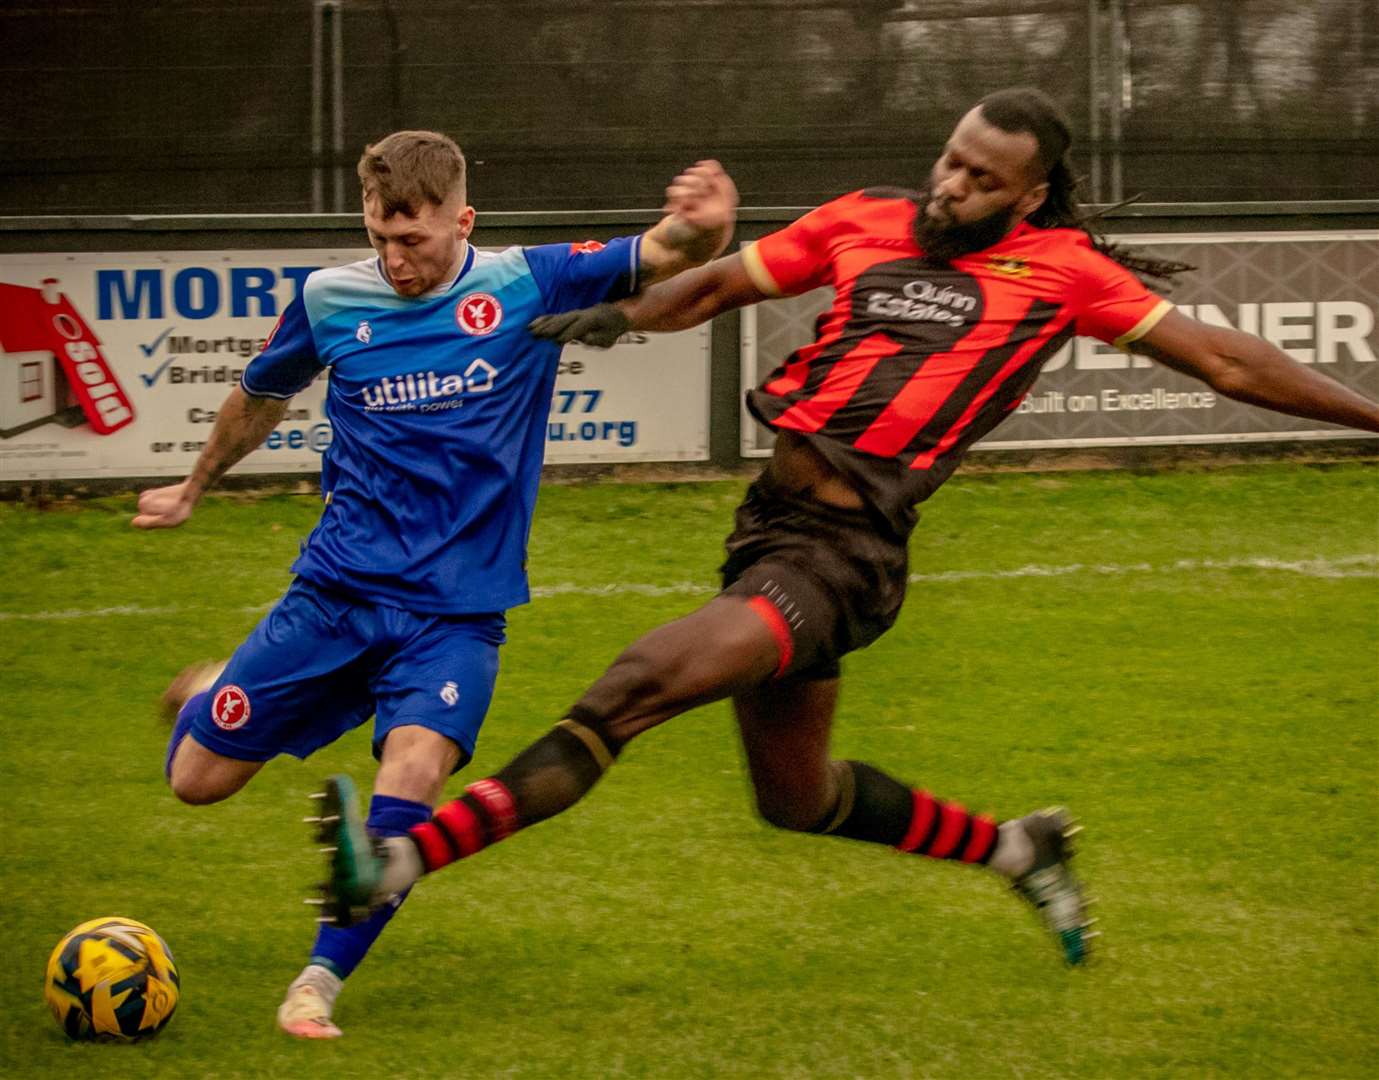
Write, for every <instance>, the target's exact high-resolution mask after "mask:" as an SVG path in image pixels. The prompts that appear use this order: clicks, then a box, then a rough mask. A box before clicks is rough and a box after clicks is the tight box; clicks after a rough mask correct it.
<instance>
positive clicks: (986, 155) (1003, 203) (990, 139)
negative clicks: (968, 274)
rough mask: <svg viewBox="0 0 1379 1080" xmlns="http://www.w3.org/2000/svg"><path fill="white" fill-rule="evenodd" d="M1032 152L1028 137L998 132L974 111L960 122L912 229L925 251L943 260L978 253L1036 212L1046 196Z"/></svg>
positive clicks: (1032, 140)
mask: <svg viewBox="0 0 1379 1080" xmlns="http://www.w3.org/2000/svg"><path fill="white" fill-rule="evenodd" d="M1038 149H1039V144H1038V142H1037V141H1036V140H1035V138H1034V136H1033V135H1031V134H1029V132H1024V131H1022V132H1018V133H1013V132H1009V131H1002V130H1001V129H1000V128H998V127H996V126H995V125H993V124H989V123H987V122H986V120H984V119H983V118H982V114H981V110H980V109H972V110H971V111H970V112H969V113H968V114H967V115H966V116H964V117H963V118H962V119H961V120H960V121H959V122H958V126H957V127H956V128H954V129H953V134H952V135H950V136H949V138H948V143H947V145H946V146H944V148H943V154H942V155H941V156H940V157H939V159H938V161H936V162H934V167H933V169H932V170H930V173H929V190H928V198H927V199H926V201H925V203H924V205H923V207H922V208H921V210H920V215H921V219H920V221H919V222H918V224H917V232H918V233H919V237H920V243H921V245H922V246H923V247H924V248H925V250H926V251H930V252H931V253H934V252H942V254H943V257H945V258H954V257H956V255H959V254H964V253H966V252H969V251H980V250H981V249H983V248H986V247H990V246H991V245H992V244H995V243H996V242H998V241H999V240H1000V239H1001V238H1002V237H1003V236H1005V234H1006V233H1008V232H1009V231H1010V230H1011V229H1012V228H1014V227H1015V225H1016V224H1017V223H1018V222H1020V221H1021V220H1023V219H1024V218H1025V217H1027V216H1028V215H1029V214H1032V213H1033V212H1034V211H1035V210H1037V209H1038V208H1039V205H1040V204H1041V203H1042V202H1043V201H1044V196H1045V194H1046V193H1047V192H1048V184H1047V182H1045V181H1044V179H1043V177H1042V176H1041V175H1040V173H1039V165H1038ZM931 249H932V250H931Z"/></svg>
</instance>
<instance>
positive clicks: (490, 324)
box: [455, 292, 503, 337]
mask: <svg viewBox="0 0 1379 1080" xmlns="http://www.w3.org/2000/svg"><path fill="white" fill-rule="evenodd" d="M502 321H503V305H502V304H500V303H498V298H497V297H496V296H493V295H491V294H490V293H486V292H476V293H470V294H469V295H468V296H466V297H465V298H464V299H463V300H461V301H460V302H459V303H458V304H456V305H455V324H456V325H457V326H458V327H459V328H460V329H461V330H463V331H464V332H465V333H466V334H474V335H475V336H477V337H482V336H483V335H484V334H491V333H493V331H495V330H497V329H498V326H499V324H500V323H501V322H502Z"/></svg>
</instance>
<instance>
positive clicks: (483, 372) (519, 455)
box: [240, 237, 639, 614]
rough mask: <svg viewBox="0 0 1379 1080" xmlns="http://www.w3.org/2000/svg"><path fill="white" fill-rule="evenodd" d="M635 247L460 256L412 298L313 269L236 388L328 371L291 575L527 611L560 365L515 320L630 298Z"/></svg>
mask: <svg viewBox="0 0 1379 1080" xmlns="http://www.w3.org/2000/svg"><path fill="white" fill-rule="evenodd" d="M638 247H639V242H638V238H636V237H623V238H620V239H617V240H614V241H612V242H611V243H609V244H608V245H607V246H603V245H599V244H595V243H587V244H573V245H572V244H547V245H542V246H539V247H529V248H520V247H513V248H508V249H507V250H506V251H501V252H485V251H479V250H477V249H476V248H474V247H472V246H471V247H470V248H469V249H468V252H467V254H466V256H465V260H464V265H463V267H462V268H461V270H460V275H459V277H457V278H456V279H455V281H454V282H453V283H451V284H450V285H448V286H444V287H441V288H439V289H437V290H435V291H433V292H432V293H428V294H426V295H424V296H420V297H416V298H406V297H402V296H399V295H398V294H397V293H396V292H394V291H393V288H392V286H391V285H389V284H388V281H387V279H386V278H385V277H384V274H383V269H382V266H381V264H380V263H379V260H378V259H376V258H375V259H366V260H365V261H363V262H357V263H351V264H350V265H348V266H340V267H332V268H329V269H325V270H317V271H316V272H315V273H313V274H311V275H310V276H309V277H308V278H307V279H306V282H305V284H304V286H303V288H302V290H301V294H300V295H299V296H298V297H297V299H295V300H294V301H293V302H292V303H291V304H290V305H289V306H288V307H287V309H286V310H285V311H284V312H283V316H282V319H281V320H280V321H279V323H278V326H277V328H276V330H275V331H274V332H273V334H272V336H271V337H270V338H269V340H268V344H267V346H266V347H265V348H264V350H263V352H262V353H260V354H259V355H258V356H257V357H255V358H254V359H253V360H252V361H251V362H250V363H249V365H248V367H247V368H246V369H245V372H244V375H243V378H242V381H241V384H240V385H241V387H242V388H243V390H244V392H245V393H247V394H250V395H252V396H255V397H277V398H288V397H291V396H292V395H293V394H296V393H297V392H298V391H300V390H302V389H304V388H305V387H306V386H307V385H308V384H309V383H310V382H311V381H312V380H313V379H314V378H315V377H316V376H317V375H318V374H319V373H320V372H321V371H322V370H323V369H325V368H329V369H330V385H329V387H328V389H327V393H326V416H327V417H328V418H329V419H330V422H331V426H332V428H333V432H334V438H333V441H332V442H331V445H330V447H329V449H328V450H327V451H326V454H325V457H324V460H323V461H322V465H321V492H322V495H323V496H324V498H325V504H326V505H325V510H324V511H323V513H322V515H321V520H320V522H319V523H318V524H317V526H316V528H315V529H314V530H313V531H312V533H311V535H310V536H309V537H308V538H307V541H306V543H305V544H304V545H303V547H302V553H301V555H300V557H299V558H298V559H297V561H296V562H295V563H294V564H293V567H292V569H293V570H294V571H295V572H296V573H298V574H300V575H301V576H302V577H304V578H306V579H307V580H309V581H313V582H315V583H316V584H318V585H321V586H324V587H326V588H330V589H336V590H339V591H342V592H345V593H348V594H350V595H353V596H357V597H360V598H362V599H365V600H369V601H372V602H376V603H382V604H388V605H391V606H395V607H401V608H405V609H408V610H411V611H419V612H433V613H437V614H463V613H473V612H496V611H503V610H506V609H507V608H509V607H511V606H513V605H514V604H521V603H525V602H526V601H527V599H528V598H529V594H528V591H527V574H526V547H527V534H528V531H529V529H530V526H531V516H532V510H533V508H534V507H535V504H536V491H537V483H538V481H539V479H540V475H541V460H542V456H543V454H544V451H545V437H544V436H545V427H546V420H547V416H548V414H549V412H550V407H551V397H552V394H553V392H554V387H555V375H556V365H557V363H558V361H559V357H560V346H559V345H557V344H555V343H553V342H550V341H544V340H542V339H540V338H537V337H534V336H533V335H532V334H531V333H530V332H529V331H528V330H527V323H528V322H529V321H530V320H531V319H533V318H535V317H536V316H538V315H541V314H545V313H549V312H559V311H568V310H571V309H573V308H578V307H585V306H587V305H589V304H594V303H598V302H600V301H603V300H610V299H616V298H618V297H622V296H627V295H630V294H631V293H632V292H634V291H635V290H636V287H637V260H638Z"/></svg>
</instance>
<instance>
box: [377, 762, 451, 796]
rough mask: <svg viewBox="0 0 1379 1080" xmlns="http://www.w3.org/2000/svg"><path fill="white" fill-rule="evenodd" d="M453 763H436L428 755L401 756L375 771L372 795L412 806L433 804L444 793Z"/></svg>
mask: <svg viewBox="0 0 1379 1080" xmlns="http://www.w3.org/2000/svg"><path fill="white" fill-rule="evenodd" d="M456 762H457V759H454V758H447V759H445V760H440V759H438V758H437V757H435V756H434V755H430V754H416V753H409V754H402V755H399V756H398V757H396V758H393V759H391V760H389V761H387V763H386V768H380V769H379V775H378V777H377V778H376V779H375V782H374V788H375V791H382V793H383V794H391V795H394V796H396V797H398V798H402V799H408V800H410V801H412V802H424V803H434V802H436V801H437V799H438V798H439V797H440V795H441V792H443V791H444V790H445V783H446V781H447V780H449V779H450V772H451V770H452V769H453V768H454V766H455V764H456Z"/></svg>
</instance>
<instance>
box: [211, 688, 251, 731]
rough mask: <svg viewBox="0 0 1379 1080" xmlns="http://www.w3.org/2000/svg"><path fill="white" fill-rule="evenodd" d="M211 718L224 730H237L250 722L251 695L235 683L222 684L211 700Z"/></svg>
mask: <svg viewBox="0 0 1379 1080" xmlns="http://www.w3.org/2000/svg"><path fill="white" fill-rule="evenodd" d="M211 719H212V720H214V721H215V726H216V727H218V728H220V729H221V730H222V731H237V730H238V729H240V728H242V727H243V726H244V725H245V724H247V723H249V695H248V694H246V693H245V692H244V691H243V690H241V689H240V688H239V687H238V686H235V685H233V684H231V685H228V686H222V687H221V688H220V689H219V690H217V691H216V692H215V697H214V698H213V699H212V701H211Z"/></svg>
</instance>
